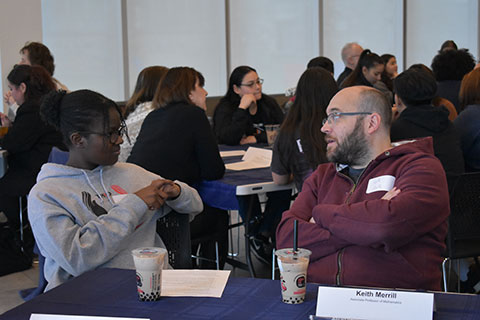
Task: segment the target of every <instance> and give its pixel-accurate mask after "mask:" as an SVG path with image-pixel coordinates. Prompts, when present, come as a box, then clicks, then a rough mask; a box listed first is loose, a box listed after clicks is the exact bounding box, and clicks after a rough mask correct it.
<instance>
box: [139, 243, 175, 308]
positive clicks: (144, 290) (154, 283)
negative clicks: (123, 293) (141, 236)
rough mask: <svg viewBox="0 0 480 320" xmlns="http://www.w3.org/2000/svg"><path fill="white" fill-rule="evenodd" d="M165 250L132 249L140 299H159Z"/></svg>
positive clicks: (151, 248)
mask: <svg viewBox="0 0 480 320" xmlns="http://www.w3.org/2000/svg"><path fill="white" fill-rule="evenodd" d="M166 254H167V250H166V249H164V248H153V247H149V248H138V249H135V250H133V251H132V255H133V261H134V263H135V269H136V271H137V274H136V276H137V291H138V299H139V300H140V301H156V300H159V299H160V293H161V287H162V269H163V265H164V263H165V255H166Z"/></svg>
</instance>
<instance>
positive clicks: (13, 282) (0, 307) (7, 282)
mask: <svg viewBox="0 0 480 320" xmlns="http://www.w3.org/2000/svg"><path fill="white" fill-rule="evenodd" d="M232 216H233V218H234V219H236V212H234V214H233V215H232ZM236 229H237V230H236ZM236 229H234V230H233V243H234V252H239V254H238V257H237V258H238V259H239V260H240V261H245V246H244V238H243V234H244V233H243V227H240V228H236ZM238 233H240V239H239V240H240V241H237V235H238ZM237 244H239V245H240V248H239V250H237ZM252 257H253V264H254V268H255V272H256V274H257V277H260V278H271V267H269V266H266V265H265V264H263V263H261V262H260V261H258V260H257V259H256V258H255V257H254V255H253V254H252ZM225 270H232V273H231V276H232V277H250V274H249V273H248V271H245V270H241V269H238V268H237V269H233V268H232V266H230V265H228V264H226V265H225ZM37 283H38V267H37V265H34V266H33V267H32V268H31V269H29V270H26V271H23V272H18V273H13V274H9V275H7V276H3V277H0V315H1V314H2V313H4V312H6V311H8V310H10V309H12V308H14V307H16V306H18V305H20V304H22V303H23V300H22V298H20V295H19V291H20V290H22V289H27V288H32V287H36V286H37Z"/></svg>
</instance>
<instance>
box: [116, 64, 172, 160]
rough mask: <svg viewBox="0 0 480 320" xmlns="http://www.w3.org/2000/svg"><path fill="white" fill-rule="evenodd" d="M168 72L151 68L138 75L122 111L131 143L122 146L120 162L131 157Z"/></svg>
mask: <svg viewBox="0 0 480 320" xmlns="http://www.w3.org/2000/svg"><path fill="white" fill-rule="evenodd" d="M167 71H168V68H167V67H162V66H151V67H147V68H145V69H143V70H142V71H140V73H139V74H138V77H137V83H136V84H135V90H134V91H133V94H132V96H131V97H130V99H129V100H128V101H127V103H126V105H125V111H123V110H122V111H123V117H124V118H125V124H126V125H127V127H128V137H129V138H130V141H126V142H124V143H122V145H121V146H120V156H119V157H118V161H121V162H125V161H127V159H128V157H129V156H130V152H132V148H133V146H134V145H135V142H136V141H137V137H138V133H139V132H140V129H141V128H142V124H143V121H144V120H145V117H146V116H147V115H148V114H149V113H150V112H152V111H153V107H152V100H153V96H154V95H155V91H156V90H157V88H158V85H159V84H160V80H162V78H163V76H164V75H165V74H166V73H167Z"/></svg>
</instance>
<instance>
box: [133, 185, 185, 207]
mask: <svg viewBox="0 0 480 320" xmlns="http://www.w3.org/2000/svg"><path fill="white" fill-rule="evenodd" d="M135 194H136V195H137V196H138V197H139V198H140V199H142V200H143V202H145V204H146V205H147V206H148V208H149V209H150V210H153V209H159V208H161V207H162V206H163V204H164V203H165V200H168V199H170V198H175V197H178V195H179V194H180V187H179V186H178V185H177V184H175V183H174V182H173V181H171V180H166V179H158V180H154V181H152V183H151V184H150V185H149V186H147V187H145V188H143V189H140V190H138V191H137V192H135Z"/></svg>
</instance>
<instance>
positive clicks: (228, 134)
mask: <svg viewBox="0 0 480 320" xmlns="http://www.w3.org/2000/svg"><path fill="white" fill-rule="evenodd" d="M262 83H263V79H260V78H259V77H258V74H257V71H256V70H255V69H253V68H252V67H249V66H239V67H237V68H235V70H233V72H232V74H231V75H230V79H229V84H228V91H227V94H226V95H225V96H224V97H223V98H222V99H221V100H220V102H219V104H218V105H217V107H216V108H215V113H214V115H213V128H214V131H215V134H216V136H217V140H218V143H220V144H228V145H239V144H240V145H244V144H254V143H266V142H267V136H266V133H265V125H266V124H281V123H282V121H283V117H284V115H283V112H282V109H281V108H280V106H279V105H278V103H277V102H276V101H275V100H274V99H273V98H271V97H269V96H268V95H266V94H263V93H262ZM267 197H268V200H267V203H266V206H265V211H264V213H263V214H262V210H261V206H260V202H259V200H258V196H257V195H250V196H238V197H237V199H238V205H239V210H238V212H239V214H240V216H241V217H242V219H243V221H245V220H246V215H247V212H248V209H249V208H251V217H252V219H250V221H249V231H248V232H249V233H250V234H249V235H248V236H249V238H250V243H251V245H252V248H253V249H254V251H253V252H254V254H255V255H256V256H257V258H259V260H260V261H262V262H264V263H266V264H268V263H271V260H272V259H271V252H272V249H273V247H274V246H275V230H276V227H277V225H278V222H279V221H280V218H281V216H282V213H283V212H284V211H285V210H287V209H288V208H289V207H290V197H291V191H290V190H284V191H276V192H268V193H267Z"/></svg>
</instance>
